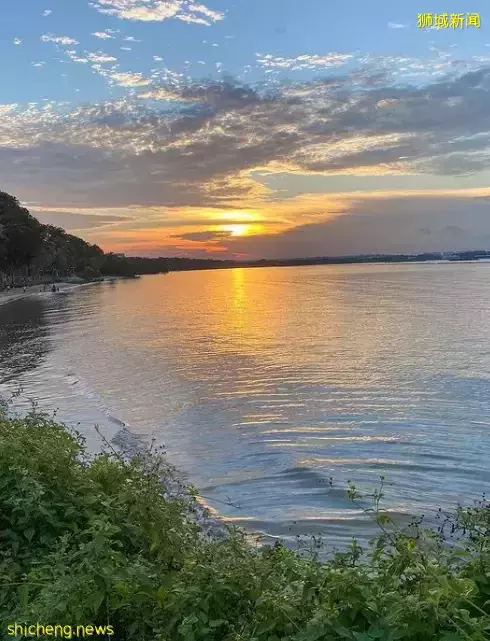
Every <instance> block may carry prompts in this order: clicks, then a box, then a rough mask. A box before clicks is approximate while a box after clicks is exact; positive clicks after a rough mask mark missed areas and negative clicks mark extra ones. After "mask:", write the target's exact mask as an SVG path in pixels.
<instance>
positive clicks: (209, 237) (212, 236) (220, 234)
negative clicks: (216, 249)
mask: <svg viewBox="0 0 490 641" xmlns="http://www.w3.org/2000/svg"><path fill="white" fill-rule="evenodd" d="M231 234H232V232H231V231H196V232H189V233H186V234H173V235H172V236H171V238H180V239H181V240H192V241H198V242H204V243H206V242H210V241H215V240H223V239H224V238H230V237H231Z"/></svg>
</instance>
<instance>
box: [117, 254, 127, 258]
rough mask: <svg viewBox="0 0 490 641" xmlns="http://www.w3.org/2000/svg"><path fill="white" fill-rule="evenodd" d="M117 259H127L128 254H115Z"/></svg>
mask: <svg viewBox="0 0 490 641" xmlns="http://www.w3.org/2000/svg"><path fill="white" fill-rule="evenodd" d="M114 256H115V257H116V258H126V254H114Z"/></svg>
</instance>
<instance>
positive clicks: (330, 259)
mask: <svg viewBox="0 0 490 641" xmlns="http://www.w3.org/2000/svg"><path fill="white" fill-rule="evenodd" d="M444 258H449V260H477V259H479V258H490V251H485V250H478V251H463V252H457V253H455V254H454V255H451V256H450V257H448V256H446V255H445V254H442V253H441V252H432V253H423V254H376V255H358V256H319V257H315V258H287V259H283V260H267V259H261V260H253V261H234V260H217V259H213V258H209V259H206V258H165V259H163V258H162V259H156V260H165V261H166V264H167V266H168V269H169V270H170V271H188V270H193V269H227V268H231V267H294V266H300V265H341V264H350V263H403V262H423V261H429V260H442V259H444ZM138 260H142V259H138Z"/></svg>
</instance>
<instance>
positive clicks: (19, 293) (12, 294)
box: [0, 283, 92, 306]
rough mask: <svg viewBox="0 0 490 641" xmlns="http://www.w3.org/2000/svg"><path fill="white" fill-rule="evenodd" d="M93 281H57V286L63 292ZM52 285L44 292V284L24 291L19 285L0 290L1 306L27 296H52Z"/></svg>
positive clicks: (47, 286) (32, 286)
mask: <svg viewBox="0 0 490 641" xmlns="http://www.w3.org/2000/svg"><path fill="white" fill-rule="evenodd" d="M91 284H92V283H56V286H57V287H59V289H60V293H61V292H69V291H71V290H72V289H76V288H78V287H82V286H84V285H91ZM52 295H53V292H51V285H46V291H45V292H43V286H42V285H31V286H30V287H27V288H26V291H25V292H24V290H23V288H22V287H17V288H16V289H11V290H9V291H8V292H7V291H4V292H0V306H2V305H6V304H7V303H11V302H13V301H15V300H20V299H21V298H27V297H28V296H52Z"/></svg>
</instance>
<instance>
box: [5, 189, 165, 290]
mask: <svg viewBox="0 0 490 641" xmlns="http://www.w3.org/2000/svg"><path fill="white" fill-rule="evenodd" d="M166 271H168V268H167V266H166V263H165V259H147V258H126V257H124V256H120V255H117V254H111V253H109V254H106V253H104V252H103V251H102V249H101V248H100V247H98V246H97V245H91V244H90V243H87V242H85V241H84V240H82V239H81V238H78V237H77V236H73V235H72V234H68V233H67V232H66V231H64V230H63V229H61V228H59V227H55V226H53V225H43V224H41V223H40V222H39V221H38V220H36V218H34V216H32V215H31V214H30V213H29V211H28V210H27V209H26V208H25V207H22V206H21V205H20V203H19V201H18V200H17V198H15V197H14V196H11V195H10V194H7V193H4V192H0V286H1V285H5V284H14V285H15V284H24V283H26V282H32V283H38V282H43V281H47V280H59V279H61V278H66V277H72V276H78V277H80V278H83V279H84V280H94V279H97V278H101V277H103V276H127V277H132V276H135V275H137V274H149V273H152V274H153V273H159V272H166Z"/></svg>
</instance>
